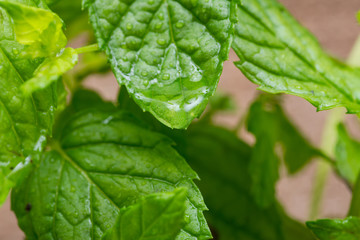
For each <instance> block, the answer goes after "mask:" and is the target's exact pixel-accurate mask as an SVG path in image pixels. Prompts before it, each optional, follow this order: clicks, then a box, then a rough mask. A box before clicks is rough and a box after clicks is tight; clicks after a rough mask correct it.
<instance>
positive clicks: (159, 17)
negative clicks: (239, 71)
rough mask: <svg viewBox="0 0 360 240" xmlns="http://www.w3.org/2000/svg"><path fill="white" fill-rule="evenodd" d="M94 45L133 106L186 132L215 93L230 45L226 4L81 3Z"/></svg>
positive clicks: (217, 0) (219, 0) (181, 0)
mask: <svg viewBox="0 0 360 240" xmlns="http://www.w3.org/2000/svg"><path fill="white" fill-rule="evenodd" d="M84 5H85V6H86V7H87V8H88V9H89V14H90V21H91V23H92V25H93V28H94V30H95V34H96V37H97V40H98V42H99V45H100V46H101V48H103V49H104V50H105V51H106V53H107V55H108V57H109V59H110V62H111V64H112V68H113V70H114V73H115V76H116V78H117V79H118V81H119V83H120V84H122V85H125V86H126V88H127V89H128V92H129V93H130V95H131V96H132V98H133V99H134V100H135V102H136V103H137V104H138V105H139V106H140V107H141V108H142V109H143V110H146V111H149V112H151V113H152V114H153V115H154V116H155V117H156V118H157V119H158V120H159V121H161V122H162V123H164V124H165V125H167V126H169V127H171V128H186V127H187V126H188V125H189V124H190V123H191V121H192V120H193V119H194V118H196V117H199V115H200V114H201V113H202V112H203V110H204V109H205V107H206V103H207V101H208V98H209V97H210V96H212V95H213V93H214V92H215V89H216V86H217V84H218V81H219V77H220V75H221V72H222V68H223V62H224V61H225V60H226V59H227V57H228V53H229V50H230V44H231V40H232V37H231V33H232V28H233V26H232V23H231V20H230V1H228V0H210V1H208V0H198V1H185V0H176V1H173V0H169V1H162V0H131V1H123V0H116V1H109V0H99V1H94V0H84Z"/></svg>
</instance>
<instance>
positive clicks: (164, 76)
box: [162, 73, 170, 80]
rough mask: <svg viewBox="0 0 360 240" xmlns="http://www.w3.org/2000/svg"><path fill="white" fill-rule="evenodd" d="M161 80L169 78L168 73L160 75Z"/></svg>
mask: <svg viewBox="0 0 360 240" xmlns="http://www.w3.org/2000/svg"><path fill="white" fill-rule="evenodd" d="M162 79H163V80H169V79H170V74H168V73H165V74H164V75H163V77H162Z"/></svg>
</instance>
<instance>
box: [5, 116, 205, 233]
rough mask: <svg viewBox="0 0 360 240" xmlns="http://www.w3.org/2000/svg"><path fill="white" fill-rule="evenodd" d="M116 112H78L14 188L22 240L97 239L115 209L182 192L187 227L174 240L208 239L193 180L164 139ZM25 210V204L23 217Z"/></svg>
mask: <svg viewBox="0 0 360 240" xmlns="http://www.w3.org/2000/svg"><path fill="white" fill-rule="evenodd" d="M137 122H138V121H137V120H136V119H135V118H133V117H131V116H130V115H129V114H127V113H124V112H119V111H115V112H114V111H105V110H103V111H100V110H96V109H85V110H83V111H82V112H79V113H77V114H75V115H73V116H72V117H71V120H68V121H67V123H66V124H65V126H64V127H63V128H62V130H61V131H59V134H60V136H58V139H59V140H58V141H59V143H54V144H53V147H52V149H53V150H52V151H50V152H47V153H46V154H44V156H43V158H42V161H41V163H40V166H39V167H38V168H36V169H35V170H34V171H33V172H32V174H31V175H30V177H29V178H28V179H27V181H25V182H24V183H23V184H22V185H21V186H20V187H18V188H15V189H14V190H13V197H12V201H13V202H12V206H13V210H14V211H15V213H16V215H17V217H18V220H19V225H20V227H21V228H22V229H23V230H24V232H25V233H26V236H27V238H28V239H29V240H33V239H38V238H40V237H42V238H47V239H67V240H71V239H74V240H75V239H101V237H102V236H103V234H104V233H105V232H106V231H107V230H108V229H111V228H112V227H113V226H114V224H115V221H116V218H117V216H118V215H119V213H120V212H121V208H123V207H127V206H130V205H132V204H134V203H135V202H136V201H137V200H138V199H139V198H140V197H142V196H146V195H148V194H152V193H156V192H168V191H172V190H173V189H175V188H178V187H185V188H187V190H188V195H187V199H186V210H185V214H186V216H187V222H186V224H185V226H184V227H183V228H182V229H181V232H180V233H179V235H178V236H177V238H176V239H193V240H200V239H201V240H202V239H209V238H210V237H211V235H210V232H209V229H208V227H207V224H206V220H205V218H204V216H203V213H202V212H203V210H205V209H206V207H205V205H204V202H203V199H202V196H201V194H200V192H199V190H198V188H197V187H196V186H195V184H194V183H193V182H192V179H194V178H197V175H196V173H195V172H194V171H193V170H191V168H190V167H189V166H188V165H187V163H186V162H185V160H184V159H183V158H182V157H180V155H178V154H177V152H176V151H175V150H174V149H173V148H172V146H171V145H172V142H171V141H170V140H169V139H168V138H167V137H165V136H163V135H161V134H157V133H155V132H152V131H150V130H147V129H145V128H143V127H141V126H140V125H138V124H137ZM27 204H30V205H31V206H32V208H31V210H30V211H26V207H25V206H27Z"/></svg>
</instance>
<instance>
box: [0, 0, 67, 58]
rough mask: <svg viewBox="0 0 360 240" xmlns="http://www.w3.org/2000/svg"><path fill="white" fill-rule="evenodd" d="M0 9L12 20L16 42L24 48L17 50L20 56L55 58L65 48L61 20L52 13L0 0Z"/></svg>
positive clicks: (65, 41)
mask: <svg viewBox="0 0 360 240" xmlns="http://www.w3.org/2000/svg"><path fill="white" fill-rule="evenodd" d="M0 7H2V8H4V9H5V10H6V11H7V12H8V14H9V15H10V16H11V18H12V20H13V25H14V34H15V36H16V37H15V39H16V41H18V42H19V43H21V44H23V45H25V46H26V47H25V48H24V49H22V50H21V51H20V50H17V51H18V52H20V55H21V56H23V57H24V56H30V57H32V58H36V57H48V56H55V55H56V54H57V53H58V52H60V50H61V49H62V48H64V47H65V45H66V43H67V40H66V37H65V35H64V33H63V31H62V26H63V24H62V20H61V19H60V18H59V17H58V16H57V15H56V14H54V13H53V12H51V11H49V10H46V9H42V8H37V7H33V6H27V5H25V4H19V3H15V2H11V1H7V0H0Z"/></svg>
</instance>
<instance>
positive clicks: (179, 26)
mask: <svg viewBox="0 0 360 240" xmlns="http://www.w3.org/2000/svg"><path fill="white" fill-rule="evenodd" d="M184 25H185V23H184V21H182V20H180V21H178V22H177V23H176V24H175V27H177V28H183V27H184Z"/></svg>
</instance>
